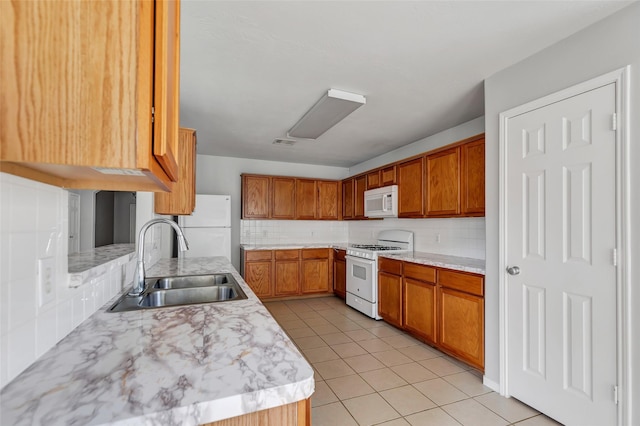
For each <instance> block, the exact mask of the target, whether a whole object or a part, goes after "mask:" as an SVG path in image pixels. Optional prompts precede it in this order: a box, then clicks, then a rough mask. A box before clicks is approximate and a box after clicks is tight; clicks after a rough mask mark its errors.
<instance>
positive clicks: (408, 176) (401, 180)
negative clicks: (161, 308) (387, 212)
mask: <svg viewBox="0 0 640 426" xmlns="http://www.w3.org/2000/svg"><path fill="white" fill-rule="evenodd" d="M397 173H398V217H422V216H424V196H423V194H424V158H423V157H420V158H415V159H413V160H410V161H406V162H404V163H400V164H398V166H397Z"/></svg>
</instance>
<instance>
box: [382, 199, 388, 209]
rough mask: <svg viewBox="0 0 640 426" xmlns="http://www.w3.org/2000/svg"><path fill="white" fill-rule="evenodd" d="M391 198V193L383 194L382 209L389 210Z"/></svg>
mask: <svg viewBox="0 0 640 426" xmlns="http://www.w3.org/2000/svg"><path fill="white" fill-rule="evenodd" d="M388 199H389V195H383V196H382V211H383V212H386V211H388V210H387V200H388Z"/></svg>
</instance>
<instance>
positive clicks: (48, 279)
mask: <svg viewBox="0 0 640 426" xmlns="http://www.w3.org/2000/svg"><path fill="white" fill-rule="evenodd" d="M55 276H56V270H55V262H54V259H53V257H43V258H42V259H38V293H39V295H40V297H39V300H40V305H39V306H43V305H46V304H47V303H49V302H53V300H54V297H55V294H54V291H53V290H54V288H53V286H54V282H55Z"/></svg>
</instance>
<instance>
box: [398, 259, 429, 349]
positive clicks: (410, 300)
mask: <svg viewBox="0 0 640 426" xmlns="http://www.w3.org/2000/svg"><path fill="white" fill-rule="evenodd" d="M403 284H404V286H403V302H404V304H403V307H404V309H403V323H404V328H405V329H406V330H409V331H411V332H413V333H414V334H417V335H418V336H420V337H422V338H423V339H424V340H425V341H427V342H429V343H431V344H436V343H437V337H436V336H437V335H436V333H437V327H436V324H437V315H436V312H437V310H436V300H437V299H436V297H437V296H436V270H435V268H432V267H429V266H424V265H418V264H415V263H408V262H405V263H404V283H403Z"/></svg>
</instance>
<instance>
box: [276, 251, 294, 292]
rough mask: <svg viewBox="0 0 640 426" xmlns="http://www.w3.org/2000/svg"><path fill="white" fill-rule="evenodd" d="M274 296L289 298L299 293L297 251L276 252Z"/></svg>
mask: <svg viewBox="0 0 640 426" xmlns="http://www.w3.org/2000/svg"><path fill="white" fill-rule="evenodd" d="M274 258H275V263H274V265H275V268H274V269H275V279H274V287H275V291H274V295H275V296H291V295H295V294H298V293H300V284H299V282H300V252H299V250H276V251H275V253H274Z"/></svg>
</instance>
